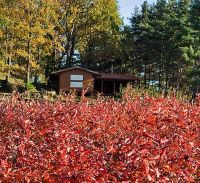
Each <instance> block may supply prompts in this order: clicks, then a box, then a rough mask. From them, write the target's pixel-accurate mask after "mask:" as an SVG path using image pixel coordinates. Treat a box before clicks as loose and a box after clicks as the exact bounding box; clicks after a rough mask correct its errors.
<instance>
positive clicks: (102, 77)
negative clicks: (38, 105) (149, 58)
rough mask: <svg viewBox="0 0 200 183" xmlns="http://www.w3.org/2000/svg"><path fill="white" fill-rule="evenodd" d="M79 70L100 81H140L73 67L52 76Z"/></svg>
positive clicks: (132, 77)
mask: <svg viewBox="0 0 200 183" xmlns="http://www.w3.org/2000/svg"><path fill="white" fill-rule="evenodd" d="M75 69H79V70H82V71H85V72H89V73H91V74H93V75H95V78H96V79H98V80H112V81H115V80H116V81H135V80H139V78H138V77H135V76H133V75H131V74H117V73H100V72H96V71H92V70H88V69H85V68H82V67H71V68H66V69H61V70H58V71H55V72H52V75H59V74H60V73H63V72H67V71H71V70H75Z"/></svg>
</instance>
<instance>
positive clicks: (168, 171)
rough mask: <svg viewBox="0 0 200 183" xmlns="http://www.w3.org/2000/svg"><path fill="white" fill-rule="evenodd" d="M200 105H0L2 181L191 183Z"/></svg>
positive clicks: (170, 101) (171, 101)
mask: <svg viewBox="0 0 200 183" xmlns="http://www.w3.org/2000/svg"><path fill="white" fill-rule="evenodd" d="M199 131H200V107H199V102H197V103H196V104H194V105H191V104H189V103H183V102H180V101H178V100H176V99H175V98H158V99H157V98H151V97H144V98H141V99H140V98H139V97H138V98H135V99H134V100H131V99H130V98H124V99H123V100H122V101H115V100H113V99H109V100H103V99H101V100H100V99H97V100H94V101H89V100H87V99H86V98H84V100H82V101H81V102H75V101H69V102H66V103H61V102H55V103H51V102H48V101H44V102H32V101H28V102H24V101H23V100H21V101H12V102H5V101H4V102H3V101H1V102H0V182H52V183H54V182H55V183H56V182H64V183H65V182H66V183H67V182H124V183H125V182H126V183H128V182H193V181H195V179H196V180H197V179H198V176H199V175H198V174H199V167H200V161H199V154H200V146H199V145H200V134H199Z"/></svg>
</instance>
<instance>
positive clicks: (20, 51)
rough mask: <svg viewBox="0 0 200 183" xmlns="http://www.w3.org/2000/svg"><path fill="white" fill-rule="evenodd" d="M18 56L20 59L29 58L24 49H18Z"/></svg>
mask: <svg viewBox="0 0 200 183" xmlns="http://www.w3.org/2000/svg"><path fill="white" fill-rule="evenodd" d="M16 54H17V55H18V56H19V57H24V58H28V53H27V51H25V50H24V49H17V51H16Z"/></svg>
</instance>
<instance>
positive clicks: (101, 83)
mask: <svg viewBox="0 0 200 183" xmlns="http://www.w3.org/2000/svg"><path fill="white" fill-rule="evenodd" d="M101 93H102V94H103V80H101Z"/></svg>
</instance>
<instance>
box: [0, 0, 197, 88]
mask: <svg viewBox="0 0 200 183" xmlns="http://www.w3.org/2000/svg"><path fill="white" fill-rule="evenodd" d="M73 66H81V67H85V68H87V69H91V70H95V71H99V72H101V71H103V72H118V73H119V72H121V73H132V74H134V75H135V76H138V77H140V78H141V82H140V87H143V88H151V87H153V88H156V89H157V90H163V89H170V88H173V89H176V90H188V91H192V92H198V91H199V89H200V87H199V86H200V2H199V0H168V1H167V0H157V2H156V3H154V4H148V2H147V1H144V3H143V4H142V6H141V7H140V8H137V7H136V8H135V9H134V10H133V14H132V16H131V17H130V24H129V25H124V24H123V20H122V18H121V17H120V13H119V6H118V2H117V1H116V0H10V1H8V0H0V79H2V80H3V79H5V78H7V80H8V81H10V82H11V81H12V82H13V83H14V84H16V85H21V86H26V87H27V88H28V86H30V85H36V84H37V83H39V82H44V81H45V82H47V81H48V78H49V76H50V74H51V73H52V72H53V71H55V70H58V69H61V68H68V67H73Z"/></svg>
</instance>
